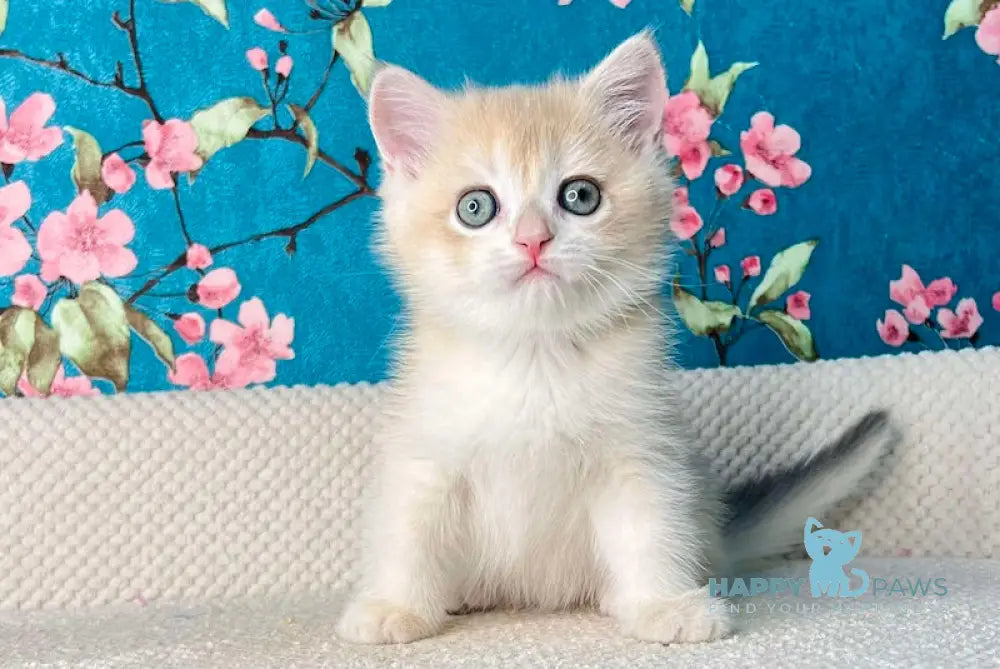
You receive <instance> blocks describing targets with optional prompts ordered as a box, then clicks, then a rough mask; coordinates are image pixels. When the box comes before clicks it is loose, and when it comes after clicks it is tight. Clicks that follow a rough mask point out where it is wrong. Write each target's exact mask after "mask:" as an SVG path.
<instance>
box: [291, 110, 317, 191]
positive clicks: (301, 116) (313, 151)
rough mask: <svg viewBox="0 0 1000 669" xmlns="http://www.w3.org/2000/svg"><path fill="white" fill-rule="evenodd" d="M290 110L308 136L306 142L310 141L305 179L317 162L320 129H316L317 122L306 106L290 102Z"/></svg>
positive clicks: (307, 148) (303, 176) (303, 175)
mask: <svg viewBox="0 0 1000 669" xmlns="http://www.w3.org/2000/svg"><path fill="white" fill-rule="evenodd" d="M288 111H290V112H291V113H292V116H294V117H295V122H296V123H298V124H299V127H300V128H302V132H303V133H305V136H306V142H308V145H307V147H306V170H305V172H304V173H303V174H302V178H303V179H305V178H306V177H307V176H309V172H310V171H312V168H313V165H315V164H316V156H318V155H319V130H317V129H316V124H315V123H313V120H312V118H310V117H309V112H307V111H306V110H305V108H304V107H300V106H298V105H296V104H290V105H288Z"/></svg>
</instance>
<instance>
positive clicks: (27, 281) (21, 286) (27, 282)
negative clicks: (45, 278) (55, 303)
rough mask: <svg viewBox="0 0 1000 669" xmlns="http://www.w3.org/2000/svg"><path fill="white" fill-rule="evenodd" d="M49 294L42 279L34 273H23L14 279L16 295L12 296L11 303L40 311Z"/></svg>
mask: <svg viewBox="0 0 1000 669" xmlns="http://www.w3.org/2000/svg"><path fill="white" fill-rule="evenodd" d="M48 294H49V291H48V289H47V288H46V287H45V284H44V283H42V281H41V279H39V278H38V277H37V276H35V275H34V274H22V275H21V276H19V277H17V278H16V279H14V297H12V298H11V303H12V304H14V305H15V306H18V307H27V308H28V309H34V310H35V311H38V308H39V307H40V306H42V303H43V302H45V297H46V296H47V295H48Z"/></svg>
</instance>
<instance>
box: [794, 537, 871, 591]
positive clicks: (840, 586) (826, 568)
mask: <svg viewBox="0 0 1000 669" xmlns="http://www.w3.org/2000/svg"><path fill="white" fill-rule="evenodd" d="M818 528H823V524H822V523H820V522H819V521H818V520H816V519H815V518H809V519H808V520H806V528H805V532H804V533H803V544H804V545H805V548H806V553H807V554H808V555H809V557H810V558H812V561H813V563H812V565H811V566H810V567H809V585H810V588H811V589H812V596H813V597H819V596H820V595H822V594H826V595H828V596H830V597H858V596H859V595H863V594H864V593H866V592H868V572H866V571H864V570H863V569H858V568H857V567H852V568H851V574H853V575H854V576H857V577H858V578H860V579H861V585H859V586H858V587H857V588H855V589H853V590H852V589H851V580H850V578H849V577H848V576H847V573H846V572H845V571H844V567H845V566H846V565H847V563H848V562H850V561H851V560H853V559H854V558H855V557H857V555H858V551H860V550H861V532H860V531H858V530H854V531H853V532H839V531H837V530H833V529H830V528H823V529H818Z"/></svg>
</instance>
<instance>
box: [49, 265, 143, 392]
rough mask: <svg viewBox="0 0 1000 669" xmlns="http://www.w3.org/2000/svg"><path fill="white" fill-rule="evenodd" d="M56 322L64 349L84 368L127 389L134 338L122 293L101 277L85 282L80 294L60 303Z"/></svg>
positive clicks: (55, 309)
mask: <svg viewBox="0 0 1000 669" xmlns="http://www.w3.org/2000/svg"><path fill="white" fill-rule="evenodd" d="M52 326H53V327H54V328H55V330H56V332H58V333H59V349H60V351H62V354H63V355H65V356H66V357H67V358H69V359H70V360H72V361H73V362H74V363H75V364H76V366H77V367H79V368H80V371H81V372H83V373H84V374H86V375H88V376H92V377H97V378H101V379H107V380H109V381H111V382H112V383H113V384H115V388H117V389H118V390H124V389H125V386H126V385H127V384H128V372H129V370H128V363H129V355H130V353H131V338H130V336H129V326H128V321H127V320H126V316H125V305H124V304H123V303H122V298H121V297H119V295H118V293H116V292H115V291H114V290H112V289H111V288H110V287H109V286H106V285H104V284H103V283H99V282H97V281H91V282H89V283H85V284H84V285H83V286H81V287H80V295H79V296H78V297H76V298H63V299H61V300H59V302H58V303H56V306H55V307H54V308H53V309H52Z"/></svg>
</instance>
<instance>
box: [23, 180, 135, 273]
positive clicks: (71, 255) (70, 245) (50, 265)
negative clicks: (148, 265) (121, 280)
mask: <svg viewBox="0 0 1000 669" xmlns="http://www.w3.org/2000/svg"><path fill="white" fill-rule="evenodd" d="M134 236H135V225H133V224H132V219H130V218H129V217H128V215H127V214H126V213H125V212H123V211H122V210H120V209H112V210H111V211H109V212H108V213H106V214H105V215H104V216H101V217H100V218H98V216H97V202H95V201H94V197H93V196H92V195H91V194H90V192H89V191H83V192H82V193H80V194H79V195H77V196H76V198H74V199H73V202H72V203H70V205H69V208H68V209H67V210H66V213H63V212H61V211H54V212H52V213H51V214H49V215H48V216H47V217H46V218H45V220H44V221H42V226H41V227H40V228H39V229H38V254H39V255H40V256H41V258H42V271H41V275H42V279H43V280H45V281H55V280H56V279H58V278H59V277H66V278H67V279H69V280H70V281H72V282H74V283H84V282H85V281H92V280H93V279H96V278H98V277H100V276H101V275H102V274H103V275H104V276H112V277H113V276H124V275H126V274H128V273H129V272H131V271H132V270H134V269H135V266H136V264H137V263H138V260H137V259H136V257H135V254H134V253H133V252H132V251H131V250H130V249H127V248H125V245H126V244H128V243H129V242H131V241H132V238H133V237H134Z"/></svg>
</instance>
